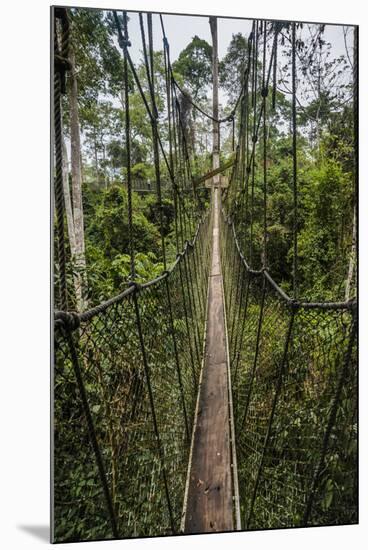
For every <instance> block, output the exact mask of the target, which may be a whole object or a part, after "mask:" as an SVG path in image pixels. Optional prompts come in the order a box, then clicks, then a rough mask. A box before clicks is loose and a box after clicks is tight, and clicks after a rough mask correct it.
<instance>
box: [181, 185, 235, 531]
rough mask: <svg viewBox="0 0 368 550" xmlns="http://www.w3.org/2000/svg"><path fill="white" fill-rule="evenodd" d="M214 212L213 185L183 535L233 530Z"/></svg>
mask: <svg viewBox="0 0 368 550" xmlns="http://www.w3.org/2000/svg"><path fill="white" fill-rule="evenodd" d="M218 216H219V204H218V190H217V189H215V190H214V228H213V245H212V267H211V277H210V283H209V296H208V320H207V332H206V346H205V359H204V366H203V373H202V382H201V387H200V393H199V400H198V410H197V417H196V426H195V431H194V438H193V447H192V461H191V467H190V474H189V486H188V494H187V503H186V514H185V521H184V532H186V533H208V532H214V531H232V530H234V519H233V516H234V513H233V488H232V487H233V484H232V475H231V450H230V424H229V400H228V369H227V348H226V345H227V340H226V332H225V315H224V300H223V286H222V275H221V263H220V250H219V224H218Z"/></svg>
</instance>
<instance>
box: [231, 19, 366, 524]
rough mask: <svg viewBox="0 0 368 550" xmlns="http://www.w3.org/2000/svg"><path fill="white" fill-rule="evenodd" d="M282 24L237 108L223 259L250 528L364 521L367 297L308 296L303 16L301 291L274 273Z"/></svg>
mask: <svg viewBox="0 0 368 550" xmlns="http://www.w3.org/2000/svg"><path fill="white" fill-rule="evenodd" d="M281 29H282V26H281V25H280V24H275V23H272V22H265V21H263V22H259V21H254V23H253V28H252V33H251V36H250V37H249V39H248V65H247V68H246V71H245V74H244V86H243V94H242V98H241V101H240V104H239V109H238V112H237V128H238V145H237V158H236V163H235V166H234V169H233V172H232V177H231V183H230V186H229V188H228V189H227V190H226V191H224V192H223V197H222V198H223V209H222V218H221V231H220V234H221V258H222V270H223V277H224V288H225V302H226V308H227V322H228V331H229V348H230V349H229V355H230V368H231V378H232V390H233V407H234V422H235V432H236V449H237V463H238V478H239V494H240V506H241V522H242V528H243V529H265V528H280V527H294V526H306V525H330V524H344V523H346V524H348V523H356V522H357V304H356V301H355V300H354V299H351V300H347V301H345V302H307V301H303V300H301V299H300V298H299V296H300V289H299V282H300V281H299V268H300V266H299V265H298V259H299V258H298V170H297V148H296V138H297V128H296V116H295V105H296V103H295V91H296V88H295V82H296V64H295V30H296V24H295V23H291V24H288V25H287V30H288V32H290V35H291V46H292V48H293V49H292V54H291V64H292V67H291V75H292V81H293V98H292V101H291V133H292V143H291V158H292V161H291V167H292V169H291V182H290V186H291V188H292V190H293V194H294V200H293V202H292V206H291V209H292V210H291V220H292V221H291V226H292V229H291V249H292V254H293V261H292V284H291V289H292V293H293V296H292V297H289V296H288V294H287V293H286V292H285V291H284V290H283V289H282V288H281V287H280V286H279V285H278V284H277V283H276V282H275V280H274V279H273V277H272V276H271V274H270V266H269V265H270V264H269V260H268V258H269V255H270V254H271V253H272V250H271V249H270V247H269V244H268V236H269V232H268V227H267V223H268V217H267V199H268V189H267V183H268V163H267V160H268V150H267V141H268V135H269V134H268V118H267V113H268V111H269V110H270V109H272V103H273V102H274V97H272V98H269V97H268V95H269V94H268V92H269V80H270V77H271V75H272V74H273V73H275V72H276V71H275V65H274V64H275V60H276V53H277V41H278V34H279V32H280V30H281ZM268 43H269V44H270V47H269V48H267V44H268ZM261 55H262V57H263V62H262V65H261V66H262V67H263V68H262V70H260V66H259V63H258V58H259V57H260V56H261ZM259 135H260V136H261V138H260V143H259V144H258V145H257V143H258V140H259ZM356 171H357V167H355V173H356ZM355 177H356V176H355ZM271 269H272V263H271Z"/></svg>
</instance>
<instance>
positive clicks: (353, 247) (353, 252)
mask: <svg viewBox="0 0 368 550" xmlns="http://www.w3.org/2000/svg"><path fill="white" fill-rule="evenodd" d="M356 226H357V223H356V207H355V206H354V214H353V231H352V241H351V250H350V259H349V270H348V276H347V278H346V284H345V300H349V299H350V294H351V287H352V284H353V280H354V271H355V267H356Z"/></svg>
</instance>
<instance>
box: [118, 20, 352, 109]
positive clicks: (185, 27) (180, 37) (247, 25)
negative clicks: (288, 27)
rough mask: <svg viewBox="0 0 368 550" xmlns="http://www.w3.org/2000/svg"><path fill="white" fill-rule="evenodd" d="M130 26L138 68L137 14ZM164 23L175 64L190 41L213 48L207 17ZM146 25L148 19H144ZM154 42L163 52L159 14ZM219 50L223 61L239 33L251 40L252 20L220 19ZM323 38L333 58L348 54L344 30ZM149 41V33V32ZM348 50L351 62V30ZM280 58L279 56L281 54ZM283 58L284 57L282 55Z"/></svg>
mask: <svg viewBox="0 0 368 550" xmlns="http://www.w3.org/2000/svg"><path fill="white" fill-rule="evenodd" d="M128 16H129V23H128V32H129V38H130V41H131V47H130V54H131V56H132V59H133V61H134V62H135V63H136V64H138V63H139V62H140V60H141V50H142V42H141V33H140V26H139V16H138V13H134V12H128ZM162 18H163V23H164V27H165V32H166V36H167V39H168V42H169V45H170V58H171V61H172V62H174V61H175V60H176V59H177V58H178V56H179V54H180V52H181V51H182V50H183V49H184V48H185V47H186V46H187V45H188V44H189V42H190V41H191V39H192V38H193V37H194V36H195V35H197V36H199V38H202V39H204V40H206V41H207V42H208V43H209V44H211V42H212V40H211V31H210V25H209V19H208V17H207V16H190V15H166V14H165V15H163V16H162ZM144 21H145V22H146V18H145V17H144ZM152 22H153V40H154V49H155V50H162V49H163V43H162V30H161V24H160V19H159V15H158V14H153V16H152ZM217 25H218V48H219V59H220V60H221V59H222V58H223V57H224V56H225V54H226V51H227V48H228V46H229V44H230V42H231V39H232V35H233V34H236V33H239V32H240V33H242V34H243V35H245V36H246V37H248V35H249V33H250V31H251V26H252V20H251V19H233V18H220V17H219V18H218V20H217ZM302 32H303V33H305V36H306V37H307V36H308V35H309V32H308V26H307V25H305V28H304V29H303V31H302ZM324 38H325V40H327V41H328V42H330V43H331V46H332V48H331V57H332V58H333V57H338V56H340V55H345V54H346V48H345V43H344V34H343V26H340V25H326V27H325V33H324ZM146 39H147V29H146ZM347 47H348V51H349V54H350V57H351V59H352V47H353V32H352V27H351V28H350V32H349V33H348V35H347ZM279 55H280V54H279ZM281 55H282V54H281ZM219 99H220V103H221V104H222V106H223V107H224V106H225V104H226V103H227V101H228V98H227V95H226V93H225V92H224V90H221V89H220V91H219Z"/></svg>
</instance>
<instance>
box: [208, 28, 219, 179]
mask: <svg viewBox="0 0 368 550" xmlns="http://www.w3.org/2000/svg"><path fill="white" fill-rule="evenodd" d="M210 27H211V35H212V81H213V94H212V116H213V118H214V119H216V120H218V116H219V99H218V38H217V18H216V17H210ZM219 152H220V126H219V123H218V122H216V121H215V120H214V121H213V123H212V168H213V169H214V170H215V169H216V168H218V167H219V166H220V155H219ZM219 181H220V176H219V175H216V176H214V177H213V184H214V185H218V184H219Z"/></svg>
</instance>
